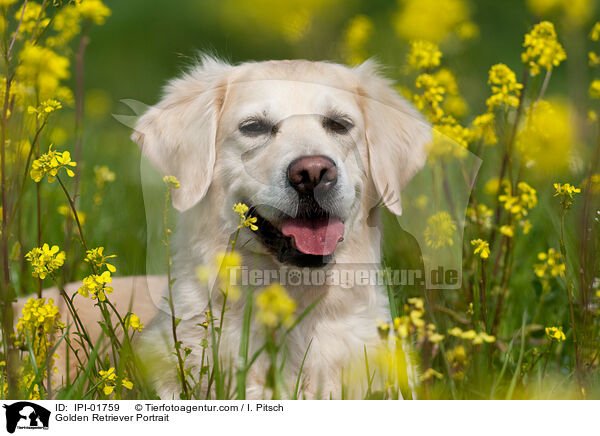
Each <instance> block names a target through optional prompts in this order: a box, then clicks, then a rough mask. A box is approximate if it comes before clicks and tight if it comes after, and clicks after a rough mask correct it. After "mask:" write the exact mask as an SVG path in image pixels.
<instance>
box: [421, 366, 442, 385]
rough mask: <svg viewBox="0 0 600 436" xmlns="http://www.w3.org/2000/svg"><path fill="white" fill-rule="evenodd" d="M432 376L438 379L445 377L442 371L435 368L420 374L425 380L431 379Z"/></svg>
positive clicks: (422, 379)
mask: <svg viewBox="0 0 600 436" xmlns="http://www.w3.org/2000/svg"><path fill="white" fill-rule="evenodd" d="M432 378H437V379H438V380H441V379H443V378H444V374H442V373H441V372H438V371H436V370H435V369H433V368H428V369H426V370H425V372H424V373H423V374H421V375H420V376H419V380H420V381H422V382H424V381H427V380H430V379H432Z"/></svg>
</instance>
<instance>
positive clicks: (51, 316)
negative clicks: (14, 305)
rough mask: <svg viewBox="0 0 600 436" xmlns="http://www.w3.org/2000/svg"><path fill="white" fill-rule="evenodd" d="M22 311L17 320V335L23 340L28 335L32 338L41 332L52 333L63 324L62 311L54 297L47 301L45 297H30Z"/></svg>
mask: <svg viewBox="0 0 600 436" xmlns="http://www.w3.org/2000/svg"><path fill="white" fill-rule="evenodd" d="M21 313H22V315H21V317H19V320H18V321H17V336H18V337H20V338H22V339H23V342H24V338H25V337H26V336H27V335H29V336H30V337H32V338H33V337H34V336H35V335H36V334H40V333H42V334H45V335H50V334H52V333H53V332H54V328H55V327H60V326H61V324H59V320H60V313H59V311H58V307H57V306H56V305H55V304H54V300H53V299H52V298H49V299H48V302H47V303H46V299H45V298H38V299H34V298H29V299H28V300H27V302H26V303H25V305H24V306H23V309H21Z"/></svg>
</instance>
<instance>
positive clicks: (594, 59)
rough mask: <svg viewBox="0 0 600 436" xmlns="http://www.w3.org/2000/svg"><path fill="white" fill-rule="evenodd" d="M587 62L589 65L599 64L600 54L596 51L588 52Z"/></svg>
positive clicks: (595, 65)
mask: <svg viewBox="0 0 600 436" xmlns="http://www.w3.org/2000/svg"><path fill="white" fill-rule="evenodd" d="M588 64H589V66H590V67H597V66H598V65H600V56H598V54H597V53H596V52H593V51H590V52H588Z"/></svg>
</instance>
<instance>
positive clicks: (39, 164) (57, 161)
mask: <svg viewBox="0 0 600 436" xmlns="http://www.w3.org/2000/svg"><path fill="white" fill-rule="evenodd" d="M76 165H77V163H76V162H73V161H71V154H70V153H69V152H68V151H64V152H62V153H61V152H58V151H54V150H52V145H50V147H49V148H48V152H47V153H44V154H43V155H41V156H40V157H39V158H38V159H36V160H34V161H33V163H32V164H31V171H30V172H29V174H30V176H31V178H32V179H33V180H34V181H35V182H37V183H39V182H41V181H42V179H43V178H44V176H46V177H47V178H48V182H50V183H52V182H54V180H55V179H56V176H57V175H58V171H59V170H60V169H61V168H64V169H65V171H66V172H67V175H68V176H69V177H74V176H75V173H74V172H73V171H72V170H71V169H70V168H69V167H74V166H76Z"/></svg>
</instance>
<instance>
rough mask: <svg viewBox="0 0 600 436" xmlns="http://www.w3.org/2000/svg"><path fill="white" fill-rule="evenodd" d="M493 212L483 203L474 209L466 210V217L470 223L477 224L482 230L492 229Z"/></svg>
mask: <svg viewBox="0 0 600 436" xmlns="http://www.w3.org/2000/svg"><path fill="white" fill-rule="evenodd" d="M493 215H494V211H493V210H491V209H490V208H489V207H487V206H486V205H485V204H483V203H479V204H478V205H477V207H476V208H473V207H468V208H467V217H468V218H469V220H471V222H473V223H476V224H478V225H479V226H481V227H482V228H483V229H489V228H491V227H492V216H493Z"/></svg>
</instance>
